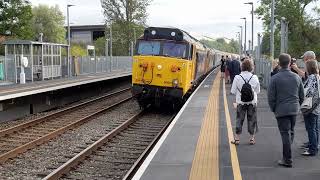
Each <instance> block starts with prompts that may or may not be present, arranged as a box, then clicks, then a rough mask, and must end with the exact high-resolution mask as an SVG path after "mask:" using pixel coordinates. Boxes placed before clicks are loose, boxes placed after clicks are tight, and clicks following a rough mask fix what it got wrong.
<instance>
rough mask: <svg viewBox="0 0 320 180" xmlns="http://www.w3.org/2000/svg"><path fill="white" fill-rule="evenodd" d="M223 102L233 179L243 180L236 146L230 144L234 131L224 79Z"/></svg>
mask: <svg viewBox="0 0 320 180" xmlns="http://www.w3.org/2000/svg"><path fill="white" fill-rule="evenodd" d="M223 101H224V112H225V115H226V123H227V129H228V138H229V147H230V154H231V165H232V171H233V179H234V180H242V176H241V171H240V165H239V160H238V154H237V150H236V146H235V145H233V144H231V143H230V142H231V141H232V140H233V131H232V125H231V118H230V112H229V108H228V101H227V92H226V85H225V80H224V79H223Z"/></svg>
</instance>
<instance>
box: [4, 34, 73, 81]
mask: <svg viewBox="0 0 320 180" xmlns="http://www.w3.org/2000/svg"><path fill="white" fill-rule="evenodd" d="M3 44H4V45H5V60H4V76H5V79H6V80H7V81H11V82H15V83H18V82H19V74H20V72H21V58H22V57H26V58H27V59H28V66H27V67H25V68H24V71H25V77H26V81H27V82H28V81H29V82H30V81H31V82H33V81H42V80H46V79H54V78H59V77H64V76H68V74H69V73H68V72H69V70H68V69H70V65H69V62H68V56H67V48H68V45H66V44H55V43H47V42H36V41H27V40H8V41H5V42H4V43H3Z"/></svg>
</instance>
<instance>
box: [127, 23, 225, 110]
mask: <svg viewBox="0 0 320 180" xmlns="http://www.w3.org/2000/svg"><path fill="white" fill-rule="evenodd" d="M223 54H224V52H220V51H217V50H214V49H210V48H207V47H206V46H205V45H204V44H202V43H201V42H200V41H198V40H197V39H195V38H194V37H192V36H191V35H189V34H188V33H187V32H185V31H183V30H180V29H177V28H164V27H148V28H146V29H145V30H144V34H143V35H142V36H141V37H140V38H139V39H138V40H137V43H136V50H135V55H134V56H133V63H132V94H133V95H134V96H135V97H136V98H137V100H138V102H139V105H140V106H141V107H143V108H145V107H146V106H148V105H149V104H151V105H155V106H158V107H159V106H161V107H162V106H171V107H177V106H180V105H181V104H182V103H183V102H184V101H185V99H186V98H187V97H188V95H189V94H190V93H191V92H192V91H193V90H194V88H195V87H196V86H197V85H198V84H199V82H200V81H201V80H202V79H203V78H204V77H205V75H206V74H208V73H209V72H210V71H211V70H212V69H213V68H214V67H215V66H217V65H219V64H220V59H221V56H222V55H223Z"/></svg>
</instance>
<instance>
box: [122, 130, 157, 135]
mask: <svg viewBox="0 0 320 180" xmlns="http://www.w3.org/2000/svg"><path fill="white" fill-rule="evenodd" d="M123 133H124V134H128V135H135V134H139V135H143V136H155V135H156V133H145V132H136V131H130V130H127V131H126V132H123Z"/></svg>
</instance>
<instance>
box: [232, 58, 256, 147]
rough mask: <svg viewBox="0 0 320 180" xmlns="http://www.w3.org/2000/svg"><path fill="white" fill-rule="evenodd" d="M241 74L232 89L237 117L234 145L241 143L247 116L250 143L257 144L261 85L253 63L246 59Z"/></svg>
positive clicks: (236, 78) (236, 77)
mask: <svg viewBox="0 0 320 180" xmlns="http://www.w3.org/2000/svg"><path fill="white" fill-rule="evenodd" d="M241 71H242V72H241V74H239V75H236V76H235V78H234V81H233V83H232V87H231V93H232V94H235V95H236V104H237V115H236V118H237V119H236V134H235V136H234V141H232V142H231V143H232V144H235V145H238V144H239V143H240V135H241V133H242V126H243V122H244V120H245V118H246V116H247V121H248V132H249V134H250V140H249V143H250V144H251V145H254V144H255V137H254V135H255V133H256V132H257V130H258V125H257V99H258V98H257V94H259V93H260V83H259V79H258V77H257V76H256V75H253V74H252V71H253V62H252V60H250V59H246V60H244V61H243V62H242V64H241Z"/></svg>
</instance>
